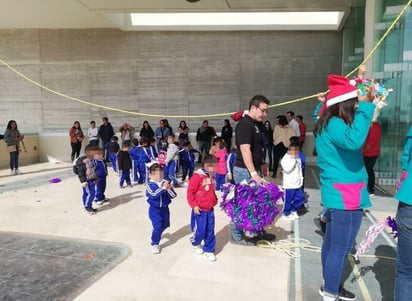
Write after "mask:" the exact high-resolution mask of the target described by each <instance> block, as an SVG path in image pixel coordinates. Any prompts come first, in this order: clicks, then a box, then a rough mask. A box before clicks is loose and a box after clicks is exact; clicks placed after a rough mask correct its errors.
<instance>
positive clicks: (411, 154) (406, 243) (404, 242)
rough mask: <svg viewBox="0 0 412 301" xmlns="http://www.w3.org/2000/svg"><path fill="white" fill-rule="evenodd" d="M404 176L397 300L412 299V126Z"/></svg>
mask: <svg viewBox="0 0 412 301" xmlns="http://www.w3.org/2000/svg"><path fill="white" fill-rule="evenodd" d="M401 166H402V176H401V182H400V184H399V190H398V191H397V192H396V194H395V196H394V197H395V199H397V200H398V201H399V205H398V212H397V213H396V223H397V225H398V258H397V268H396V279H395V298H394V300H395V301H405V300H412V194H411V189H412V126H411V127H410V128H409V131H408V133H407V134H406V141H405V147H404V149H403V154H402V156H401Z"/></svg>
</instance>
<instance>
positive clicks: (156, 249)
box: [152, 245, 160, 254]
mask: <svg viewBox="0 0 412 301" xmlns="http://www.w3.org/2000/svg"><path fill="white" fill-rule="evenodd" d="M152 254H160V247H159V245H153V246H152Z"/></svg>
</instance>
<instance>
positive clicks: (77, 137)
mask: <svg viewBox="0 0 412 301" xmlns="http://www.w3.org/2000/svg"><path fill="white" fill-rule="evenodd" d="M69 136H70V145H71V147H72V153H71V159H72V162H73V161H74V159H75V158H78V157H79V156H80V150H81V149H82V141H83V139H84V134H83V131H82V128H81V126H80V122H78V121H75V122H74V123H73V126H72V127H71V128H70V130H69Z"/></svg>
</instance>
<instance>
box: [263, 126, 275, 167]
mask: <svg viewBox="0 0 412 301" xmlns="http://www.w3.org/2000/svg"><path fill="white" fill-rule="evenodd" d="M263 135H264V138H263V151H264V153H263V160H264V161H266V156H268V159H269V170H270V171H272V170H273V164H272V161H273V160H272V158H273V129H272V125H271V124H270V121H269V120H266V121H265V123H264V128H263Z"/></svg>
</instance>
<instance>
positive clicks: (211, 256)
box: [205, 252, 216, 261]
mask: <svg viewBox="0 0 412 301" xmlns="http://www.w3.org/2000/svg"><path fill="white" fill-rule="evenodd" d="M205 256H206V258H207V260H209V261H216V256H215V254H213V252H205Z"/></svg>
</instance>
